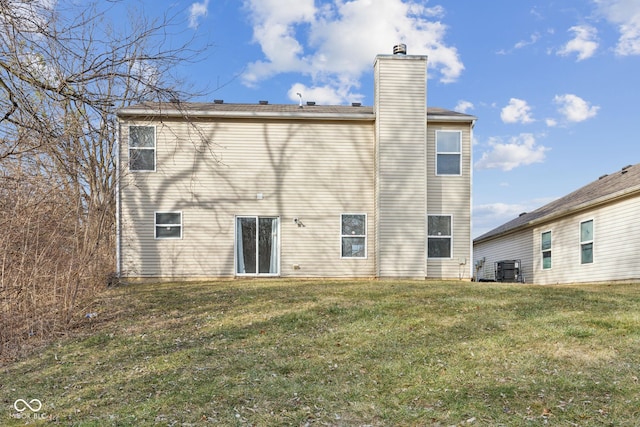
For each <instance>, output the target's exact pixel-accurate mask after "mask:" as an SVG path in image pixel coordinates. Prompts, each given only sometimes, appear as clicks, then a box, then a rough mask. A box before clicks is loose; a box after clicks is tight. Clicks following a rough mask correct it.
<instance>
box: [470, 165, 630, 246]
mask: <svg viewBox="0 0 640 427" xmlns="http://www.w3.org/2000/svg"><path fill="white" fill-rule="evenodd" d="M636 192H637V193H640V163H638V164H635V165H629V166H625V167H624V168H622V169H621V170H619V171H617V172H614V173H611V174H608V175H603V176H601V177H600V178H598V179H597V180H596V181H593V182H592V183H590V184H587V185H585V186H584V187H582V188H579V189H578V190H576V191H574V192H572V193H569V194H567V195H566V196H564V197H561V198H559V199H557V200H554V201H553V202H551V203H548V204H546V205H544V206H542V207H541V208H538V209H536V210H535V211H533V212H529V213H526V214H523V215H520V216H519V217H517V218H515V219H513V220H511V221H509V222H507V223H505V224H502V225H501V226H499V227H496V228H494V229H493V230H491V231H489V232H487V233H485V234H483V235H481V236H479V237H477V238H475V239H474V243H478V242H480V241H483V240H488V239H491V238H494V237H497V236H499V235H502V234H505V233H509V232H511V231H515V230H517V229H520V228H525V227H527V226H529V225H533V224H537V223H540V222H543V221H546V220H550V219H552V218H556V217H560V216H563V215H566V214H569V213H572V212H575V211H578V210H581V209H586V208H589V207H593V206H595V205H598V204H600V203H604V202H607V201H610V200H612V199H615V198H618V197H620V196H625V195H631V194H633V193H636Z"/></svg>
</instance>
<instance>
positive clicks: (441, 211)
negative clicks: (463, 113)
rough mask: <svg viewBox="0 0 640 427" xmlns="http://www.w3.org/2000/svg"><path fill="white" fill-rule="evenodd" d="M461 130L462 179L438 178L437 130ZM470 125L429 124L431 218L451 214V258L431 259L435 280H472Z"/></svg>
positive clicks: (430, 274) (430, 272)
mask: <svg viewBox="0 0 640 427" xmlns="http://www.w3.org/2000/svg"><path fill="white" fill-rule="evenodd" d="M438 130H455V131H457V130H461V131H462V167H461V172H462V174H461V175H460V176H437V175H436V131H438ZM471 132H472V129H471V125H470V124H469V123H466V124H447V123H439V122H434V121H430V122H429V123H428V133H427V135H428V139H427V147H428V150H427V158H428V160H429V161H428V164H427V176H428V178H427V207H428V214H429V215H452V221H453V224H452V233H453V247H452V256H451V259H428V261H427V275H428V277H433V278H448V279H454V278H455V279H470V278H471V275H472V272H471V271H472V270H471V268H472V262H471V243H470V242H471V175H472V171H471V148H472V147H471V144H472V142H471Z"/></svg>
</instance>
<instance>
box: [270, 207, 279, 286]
mask: <svg viewBox="0 0 640 427" xmlns="http://www.w3.org/2000/svg"><path fill="white" fill-rule="evenodd" d="M277 272H278V218H273V220H272V221H271V259H270V260H269V273H271V274H276V273H277Z"/></svg>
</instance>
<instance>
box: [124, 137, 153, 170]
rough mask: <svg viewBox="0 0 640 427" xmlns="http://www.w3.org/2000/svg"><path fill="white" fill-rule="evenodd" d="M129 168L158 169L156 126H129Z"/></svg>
mask: <svg viewBox="0 0 640 427" xmlns="http://www.w3.org/2000/svg"><path fill="white" fill-rule="evenodd" d="M129 170H132V171H152V172H153V171H155V170H156V128H155V127H154V126H129Z"/></svg>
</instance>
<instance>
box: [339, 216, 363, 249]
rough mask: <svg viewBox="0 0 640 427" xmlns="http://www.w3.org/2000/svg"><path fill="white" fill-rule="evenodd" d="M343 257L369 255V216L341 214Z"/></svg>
mask: <svg viewBox="0 0 640 427" xmlns="http://www.w3.org/2000/svg"><path fill="white" fill-rule="evenodd" d="M340 222H341V226H340V227H341V231H340V236H341V237H340V240H341V242H342V258H366V257H367V216H366V215H365V214H342V215H341V216H340Z"/></svg>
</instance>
